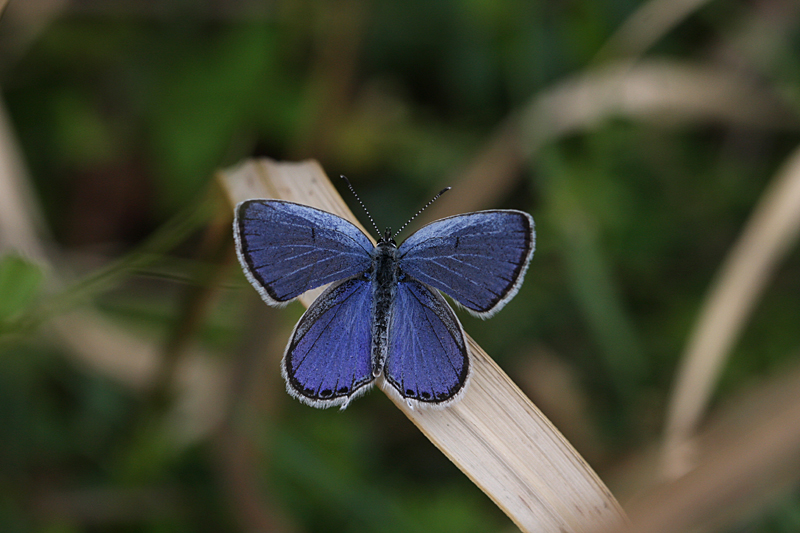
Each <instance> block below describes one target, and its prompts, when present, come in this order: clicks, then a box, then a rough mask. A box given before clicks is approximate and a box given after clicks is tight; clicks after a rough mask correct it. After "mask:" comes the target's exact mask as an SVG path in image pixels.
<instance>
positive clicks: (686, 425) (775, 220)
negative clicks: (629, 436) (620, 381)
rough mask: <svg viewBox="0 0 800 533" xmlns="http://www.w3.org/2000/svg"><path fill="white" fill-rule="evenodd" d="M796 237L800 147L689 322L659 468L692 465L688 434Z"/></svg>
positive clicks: (682, 469) (676, 470)
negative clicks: (690, 329)
mask: <svg viewBox="0 0 800 533" xmlns="http://www.w3.org/2000/svg"><path fill="white" fill-rule="evenodd" d="M798 237H800V148H798V149H796V150H795V152H794V153H793V154H792V155H791V156H790V157H789V160H788V161H787V162H786V164H785V165H784V166H783V168H782V169H781V170H780V171H779V172H778V174H777V176H776V177H775V178H774V179H773V181H772V182H771V183H770V185H769V187H768V188H767V190H766V191H765V192H764V194H763V195H762V197H761V200H760V201H759V203H758V205H757V206H756V209H755V210H754V212H753V214H752V215H751V217H750V220H749V221H748V222H747V226H746V227H745V229H744V231H743V232H742V235H741V237H739V240H738V241H737V243H736V244H735V245H734V247H733V248H732V249H731V251H730V254H729V255H728V257H727V258H726V259H725V262H724V263H723V265H722V267H721V268H720V272H719V275H718V278H717V281H716V283H715V284H714V286H713V287H712V288H711V290H710V293H709V295H708V297H707V298H706V301H705V304H704V305H703V309H702V311H701V312H700V318H699V319H698V321H697V324H696V325H695V327H694V331H693V332H692V334H691V337H690V339H689V342H688V344H687V347H686V351H685V352H684V354H683V355H682V357H681V364H680V368H679V370H678V375H677V377H676V380H675V386H674V390H673V393H672V398H671V400H670V404H669V410H668V412H667V425H666V434H665V444H664V458H663V465H664V473H665V475H666V476H667V477H668V478H675V477H678V476H680V475H683V474H684V473H686V472H687V471H688V470H690V469H691V467H692V466H693V465H692V463H693V457H692V456H693V451H692V449H693V445H692V437H693V435H694V432H695V430H696V428H697V425H698V423H699V421H700V419H701V417H702V416H703V414H704V413H705V410H706V407H707V406H708V402H709V399H710V397H711V393H712V392H713V390H714V385H715V384H716V382H717V379H718V378H719V374H720V371H721V369H722V368H724V364H725V362H726V358H727V356H728V354H729V353H730V350H731V348H732V347H733V345H734V343H735V342H736V340H737V339H738V337H739V335H740V333H741V332H742V330H743V328H744V326H745V324H746V323H747V320H748V318H749V317H750V314H751V313H752V311H753V309H754V308H755V305H756V303H757V302H758V300H759V298H760V297H761V295H762V294H763V292H764V289H765V288H766V287H767V284H768V282H769V281H770V280H771V279H772V274H773V273H774V271H775V269H776V268H777V265H778V264H779V262H780V261H781V259H783V257H784V256H785V255H786V253H787V252H788V251H789V250H791V249H792V248H793V247H794V246H796V245H797V239H798Z"/></svg>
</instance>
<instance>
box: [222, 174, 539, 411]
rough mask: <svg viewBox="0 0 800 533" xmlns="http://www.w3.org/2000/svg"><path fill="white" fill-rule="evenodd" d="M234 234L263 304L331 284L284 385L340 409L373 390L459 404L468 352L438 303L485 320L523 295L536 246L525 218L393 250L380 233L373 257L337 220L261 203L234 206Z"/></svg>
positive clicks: (464, 219) (489, 214)
mask: <svg viewBox="0 0 800 533" xmlns="http://www.w3.org/2000/svg"><path fill="white" fill-rule="evenodd" d="M348 186H350V184H349V182H348ZM350 188H351V190H352V187H350ZM445 190H447V189H445ZM443 192H444V191H442V193H443ZM354 193H355V191H354ZM442 193H439V195H437V196H436V198H438V197H439V196H440V195H441V194H442ZM356 197H357V196H356ZM436 198H434V200H435V199H436ZM359 202H360V200H359ZM431 202H433V200H431ZM431 202H429V204H428V205H430V203H431ZM362 206H363V204H362ZM426 207H427V206H426ZM423 209H424V208H423ZM420 212H421V211H420ZM417 214H419V213H417ZM367 215H368V216H369V212H367ZM415 217H416V215H415ZM413 218H414V217H412V220H413ZM370 220H371V221H372V217H371V216H370ZM409 222H410V220H409ZM406 224H408V223H406ZM373 225H374V221H373ZM404 227H405V225H404ZM402 229H403V228H401V230H402ZM376 230H377V226H376ZM233 233H234V239H235V242H236V254H237V256H238V258H239V262H240V263H241V266H242V269H243V270H244V273H245V276H246V277H247V279H248V281H249V282H250V283H251V284H252V285H253V287H255V289H256V291H258V293H259V294H260V295H261V298H262V299H263V300H264V302H266V303H267V304H269V305H273V306H281V305H284V304H286V303H288V302H290V301H291V300H293V299H295V298H297V297H298V296H300V295H301V294H303V293H304V292H306V291H308V290H311V289H314V288H317V287H321V286H323V285H327V284H330V285H329V286H328V287H327V288H326V289H325V290H324V292H322V294H321V295H320V296H319V297H318V298H317V299H316V300H314V302H313V303H312V304H311V306H310V307H309V308H308V309H307V310H306V312H305V313H304V314H303V316H302V317H301V318H300V320H299V322H298V323H297V325H296V326H295V328H294V331H293V332H292V335H291V338H290V340H289V344H288V345H287V347H286V350H285V352H284V355H283V359H282V361H281V373H282V374H283V377H284V379H285V380H286V390H287V391H288V392H289V394H290V395H291V396H293V397H295V398H297V399H298V400H300V401H301V402H303V403H305V404H307V405H310V406H312V407H320V408H325V407H332V406H340V407H341V408H342V409H344V408H345V407H346V406H347V405H348V404H349V403H350V401H351V400H353V399H354V398H356V397H358V396H359V395H361V394H363V393H364V392H366V391H367V390H368V389H369V388H370V387H371V386H372V385H373V384H374V383H375V381H376V380H377V379H379V378H382V379H384V380H385V381H386V383H388V384H389V385H390V387H386V388H385V389H386V390H387V391H388V392H389V393H390V394H391V393H394V394H396V395H397V396H398V397H400V398H402V399H404V400H405V401H406V403H407V405H408V406H409V407H411V408H414V407H417V406H447V405H450V404H452V403H453V402H455V401H457V400H458V399H460V398H461V397H462V395H463V393H464V391H465V390H466V386H467V383H468V381H469V376H470V354H469V348H468V347H467V343H466V340H465V335H464V330H463V328H462V326H461V323H460V322H459V321H458V318H457V317H456V315H455V313H454V312H453V310H452V308H451V307H450V305H448V303H447V302H446V301H445V299H444V298H443V297H442V294H440V292H439V291H441V292H442V293H444V294H446V295H447V296H449V297H450V298H452V299H453V300H454V301H455V302H456V303H457V304H459V305H460V306H462V307H464V308H465V309H466V310H467V311H468V312H470V313H471V314H472V315H475V316H478V317H481V318H488V317H490V316H492V315H493V314H494V313H496V312H497V311H499V310H500V309H501V308H502V307H503V306H504V305H505V304H506V303H508V301H509V300H511V298H513V297H514V295H515V294H516V293H517V291H518V290H519V287H520V285H521V284H522V279H523V277H524V275H525V271H526V270H527V268H528V263H529V262H530V259H531V257H532V255H533V251H534V244H535V230H534V223H533V218H532V217H531V216H530V215H529V214H528V213H524V212H522V211H516V210H489V211H478V212H474V213H467V214H463V215H456V216H451V217H448V218H443V219H441V220H437V221H436V222H432V223H430V224H428V225H426V226H424V227H422V228H421V229H420V230H418V231H417V232H415V233H413V234H412V235H411V236H410V237H408V239H406V240H405V241H404V242H403V243H402V244H401V245H400V246H397V244H396V242H395V241H394V238H393V236H392V234H391V232H390V230H388V229H387V230H386V232H385V233H384V234H383V235H382V237H381V238H380V240H379V241H378V242H377V244H376V245H373V244H372V242H371V241H370V239H369V237H367V236H366V235H365V234H364V233H363V232H362V231H361V230H360V229H359V228H357V227H356V226H355V225H354V224H352V223H350V222H348V221H347V220H345V219H343V218H341V217H339V216H336V215H334V214H331V213H328V212H325V211H322V210H320V209H315V208H313V207H309V206H306V205H302V204H297V203H293V202H288V201H283V200H267V199H252V200H246V201H243V202H241V203H239V204H238V205H237V206H236V208H235V218H234V222H233ZM378 233H379V234H380V232H379V231H378ZM398 233H399V231H398ZM395 236H396V234H395Z"/></svg>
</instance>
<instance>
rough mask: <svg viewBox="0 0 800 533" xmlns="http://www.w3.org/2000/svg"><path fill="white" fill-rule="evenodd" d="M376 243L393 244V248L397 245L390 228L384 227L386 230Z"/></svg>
mask: <svg viewBox="0 0 800 533" xmlns="http://www.w3.org/2000/svg"><path fill="white" fill-rule="evenodd" d="M378 244H388V245H391V246H394V247H395V248H396V247H397V243H396V242H395V240H394V237H393V236H392V228H386V231H384V232H383V237H381V240H380V241H378Z"/></svg>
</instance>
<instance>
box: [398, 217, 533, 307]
mask: <svg viewBox="0 0 800 533" xmlns="http://www.w3.org/2000/svg"><path fill="white" fill-rule="evenodd" d="M534 242H535V233H534V227H533V218H532V217H531V216H530V215H529V214H527V213H523V212H522V211H513V210H494V211H479V212H476V213H468V214H465V215H457V216H453V217H449V218H444V219H442V220H437V221H436V222H433V223H431V224H428V225H427V226H425V227H423V228H422V229H420V230H419V231H417V232H416V233H414V234H413V235H411V236H410V237H409V238H408V239H407V240H406V241H405V242H404V243H403V244H402V245H401V246H400V248H399V254H398V255H399V266H400V269H401V270H402V271H403V272H405V273H407V274H410V275H411V276H412V277H414V278H416V279H417V280H419V281H422V282H423V283H426V284H428V285H430V286H432V287H435V288H437V289H439V290H440V291H442V292H444V293H445V294H447V295H448V296H450V297H452V298H453V299H454V300H456V301H457V302H458V303H460V304H461V305H463V306H464V307H466V308H467V309H468V310H469V311H471V312H472V313H474V314H476V315H479V316H489V315H491V314H493V313H494V312H496V311H498V310H499V309H500V308H501V307H503V305H505V303H506V302H508V300H510V299H511V298H512V297H513V296H514V294H516V292H517V290H518V289H519V286H520V285H521V283H522V278H523V276H524V275H525V270H526V269H527V268H528V262H529V261H530V259H531V256H532V255H533V249H534Z"/></svg>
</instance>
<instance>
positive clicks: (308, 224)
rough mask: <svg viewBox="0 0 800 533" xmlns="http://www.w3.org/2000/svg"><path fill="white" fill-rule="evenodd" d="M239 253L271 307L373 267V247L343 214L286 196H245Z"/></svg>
mask: <svg viewBox="0 0 800 533" xmlns="http://www.w3.org/2000/svg"><path fill="white" fill-rule="evenodd" d="M233 234H234V238H235V240H236V254H237V255H238V257H239V262H240V263H241V265H242V268H243V269H244V272H245V275H246V276H247V279H248V280H249V281H250V283H251V284H252V285H253V286H254V287H255V288H256V290H257V291H258V292H259V294H260V295H261V298H262V299H263V300H264V301H265V302H266V303H268V304H270V305H280V304H282V303H285V302H288V301H289V300H292V299H293V298H296V297H298V296H300V295H301V294H303V293H304V292H306V291H308V290H311V289H314V288H316V287H320V286H322V285H325V284H326V283H331V282H333V281H338V280H341V279H344V278H348V277H351V276H355V275H357V274H360V273H362V272H364V271H365V270H367V269H368V268H369V267H370V261H371V260H370V252H371V251H372V249H373V245H372V243H371V242H370V240H369V239H368V238H367V236H366V235H364V233H363V232H362V231H361V230H359V229H358V228H357V227H356V226H354V225H353V224H351V223H350V222H348V221H346V220H344V219H343V218H341V217H338V216H336V215H333V214H331V213H326V212H325V211H321V210H319V209H314V208H313V207H308V206H305V205H300V204H295V203H292V202H284V201H281V200H246V201H244V202H242V203H240V204H239V205H237V206H236V217H235V220H234V222H233Z"/></svg>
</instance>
